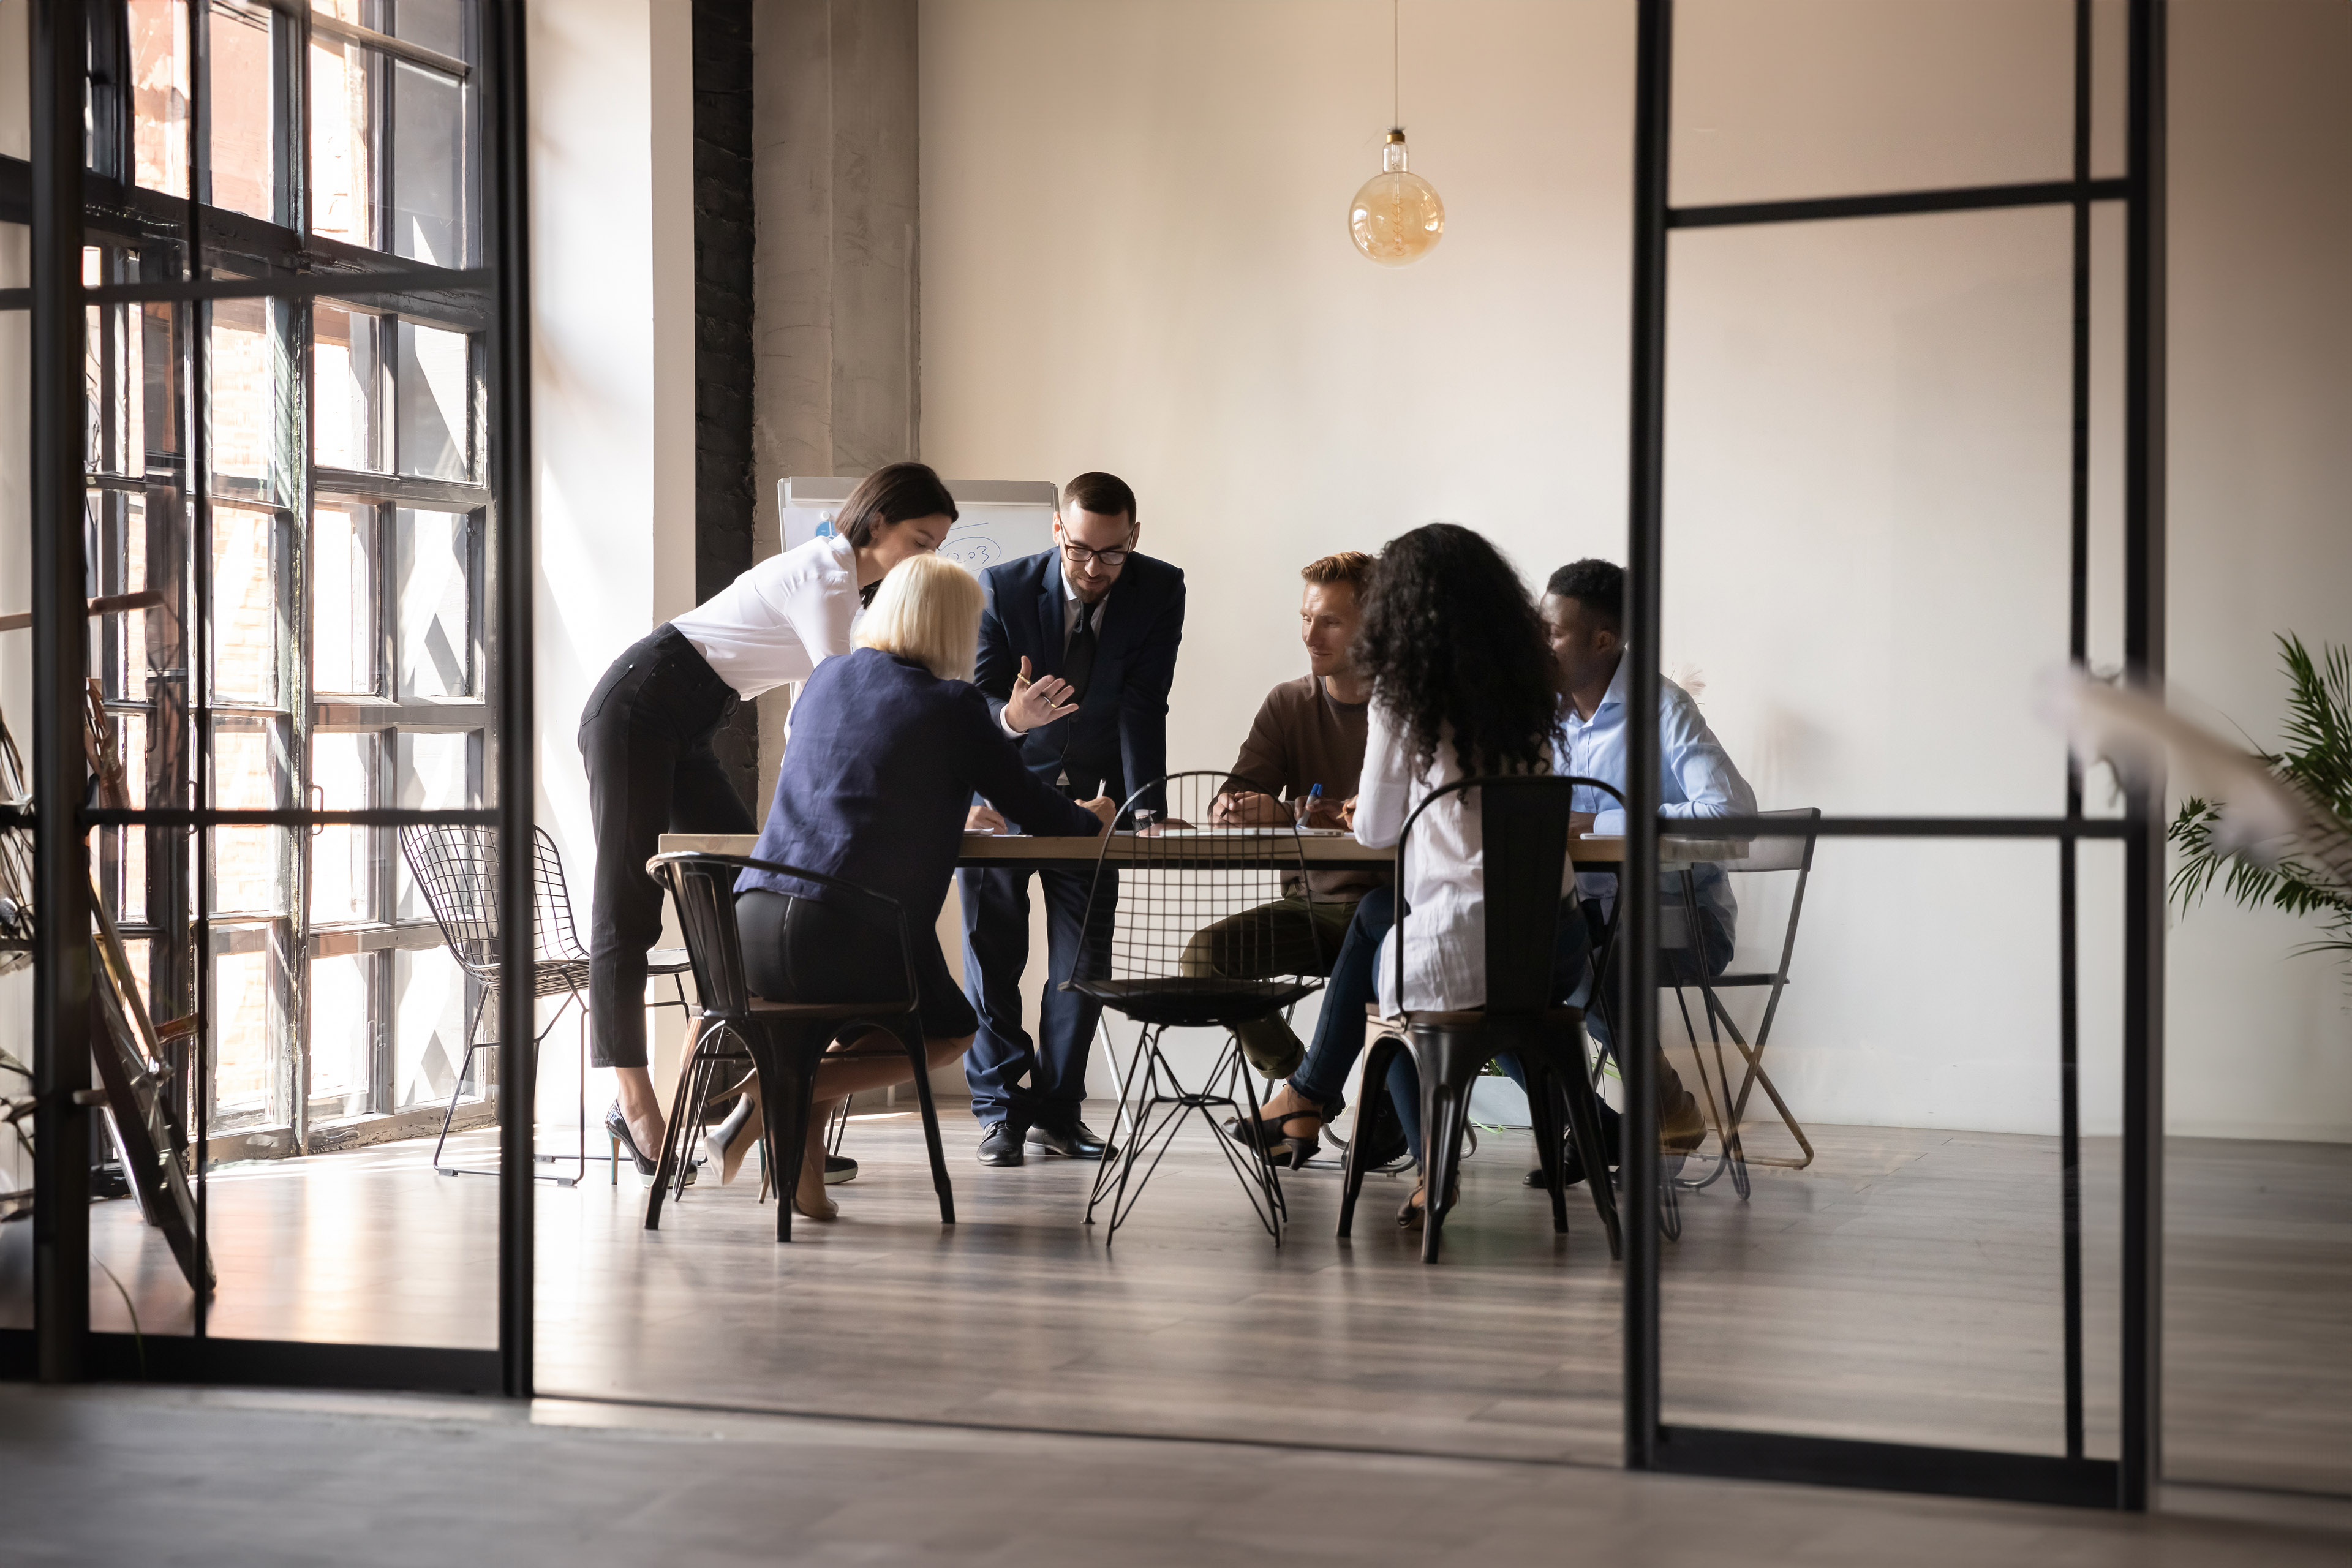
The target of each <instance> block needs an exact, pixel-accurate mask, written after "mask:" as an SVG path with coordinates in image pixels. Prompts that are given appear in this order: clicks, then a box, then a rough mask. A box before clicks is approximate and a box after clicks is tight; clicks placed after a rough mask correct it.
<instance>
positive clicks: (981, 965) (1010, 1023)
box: [956, 474, 1184, 1165]
mask: <svg viewBox="0 0 2352 1568" xmlns="http://www.w3.org/2000/svg"><path fill="white" fill-rule="evenodd" d="M1140 536H1141V529H1140V528H1139V526H1138V524H1137V521H1136V516H1135V492H1134V491H1133V490H1131V489H1128V487H1127V485H1126V483H1125V482H1124V481H1123V480H1121V479H1118V478H1116V477H1114V476H1112V475H1110V474H1080V475H1079V476H1078V477H1077V478H1076V479H1072V480H1071V481H1070V482H1069V483H1068V484H1067V485H1066V486H1064V487H1063V489H1062V504H1061V506H1060V508H1059V509H1058V510H1056V511H1055V514H1054V542H1055V548H1054V549H1052V550H1049V551H1046V552H1044V553H1043V554H1039V555H1031V556H1027V557H1025V558H1024V559H1022V560H1019V561H1008V562H1006V563H1004V564H1003V565H1001V566H992V567H990V568H989V569H988V570H987V571H985V572H983V573H982V574H981V578H980V581H981V584H982V587H984V588H985V589H986V590H987V593H988V608H987V609H986V611H985V612H983V613H982V616H981V621H980V663H979V667H978V668H977V669H976V670H975V672H974V674H973V678H972V683H973V684H974V685H976V686H978V687H979V688H980V689H981V690H982V692H984V693H986V694H987V697H988V702H989V706H990V708H991V709H992V710H995V712H996V715H997V721H998V722H999V723H1000V724H1002V725H1003V726H1004V728H1005V731H1007V732H1008V733H1010V734H1012V735H1013V736H1015V737H1016V738H1017V739H1018V740H1019V741H1020V742H1021V754H1022V757H1023V759H1024V761H1025V762H1027V763H1028V764H1029V768H1030V771H1031V772H1033V773H1035V774H1036V775H1037V776H1038V777H1039V778H1041V779H1043V780H1045V782H1046V783H1047V784H1051V785H1053V786H1054V787H1055V788H1056V789H1058V790H1060V791H1061V792H1062V793H1063V794H1065V795H1068V796H1069V797H1070V798H1071V799H1073V800H1086V799H1089V798H1092V797H1093V796H1096V795H1108V796H1110V798H1111V799H1113V800H1115V801H1118V802H1120V803H1121V804H1122V805H1124V804H1125V803H1126V801H1127V797H1128V795H1129V793H1130V792H1131V791H1134V790H1136V789H1138V788H1140V787H1142V786H1143V785H1146V784H1150V783H1152V782H1153V781H1154V780H1157V779H1159V778H1160V777H1161V776H1162V775H1163V774H1165V773H1167V772H1168V688H1169V686H1170V684H1171V682H1172V681H1174V679H1175V678H1176V645H1177V643H1178V642H1179V641H1180V640H1181V638H1182V637H1183V635H1184V574H1183V573H1181V572H1180V571H1178V570H1177V569H1176V568H1175V567H1173V566H1171V565H1169V564H1168V563H1166V562H1164V561H1155V560H1153V559H1151V557H1150V556H1148V555H1140V554H1138V553H1136V550H1135V545H1136V541H1137V540H1138V539H1139V537H1140ZM1048 679H1052V680H1055V681H1057V682H1058V681H1066V682H1067V683H1068V684H1069V687H1070V692H1069V694H1068V695H1067V696H1066V697H1058V696H1057V700H1060V701H1063V702H1075V703H1076V704H1077V711H1076V712H1075V713H1072V714H1070V715H1069V716H1068V717H1066V718H1062V719H1056V720H1054V721H1051V722H1049V723H1045V724H1040V725H1037V726H1036V727H1035V728H1034V729H1028V730H1025V731H1024V729H1023V728H1022V715H1021V710H1020V707H1019V705H1016V706H1015V707H1014V708H1013V709H1011V710H1008V709H1007V707H1006V703H1007V701H1008V700H1010V699H1011V697H1012V696H1013V691H1014V690H1015V689H1016V686H1018V685H1021V684H1025V683H1027V682H1029V681H1031V680H1036V681H1045V680H1048ZM1139 805H1144V806H1147V807H1150V808H1153V809H1158V808H1160V805H1161V802H1160V800H1159V799H1158V798H1157V796H1156V795H1154V796H1153V797H1151V798H1148V799H1145V800H1143V801H1141V802H1139ZM972 824H973V826H984V827H992V826H1002V824H1001V821H999V820H998V819H996V817H995V814H994V813H993V812H992V811H990V810H989V809H988V808H987V807H985V806H975V807H974V808H973V811H972ZM1030 875H1031V873H1029V872H1027V871H1025V870H994V869H991V870H985V871H979V870H965V871H960V872H958V873H957V880H956V886H957V889H958V891H959V893H960V894H961V899H962V902H963V933H964V936H963V940H964V946H963V988H964V994H965V995H967V996H969V997H970V998H971V1005H972V1009H973V1011H975V1012H977V1013H978V1014H979V1015H980V1034H979V1037H977V1038H976V1039H974V1040H973V1042H972V1047H971V1051H970V1053H969V1054H967V1055H966V1056H965V1058H964V1066H963V1070H964V1078H965V1079H966V1080H967V1081H968V1082H969V1083H970V1084H971V1109H972V1114H973V1115H975V1116H977V1117H979V1118H980V1121H981V1123H982V1127H983V1129H984V1131H983V1132H982V1136H981V1141H980V1160H981V1163H982V1164H984V1165H1018V1164H1020V1163H1021V1162H1022V1158H1023V1152H1022V1150H1023V1144H1024V1141H1025V1142H1028V1143H1033V1144H1036V1145H1038V1146H1039V1147H1040V1148H1041V1149H1042V1151H1043V1152H1045V1154H1046V1155H1048V1156H1050V1157H1055V1158H1061V1159H1088V1160H1094V1159H1100V1158H1102V1154H1103V1141H1102V1139H1101V1138H1100V1137H1098V1136H1097V1135H1096V1133H1095V1131H1093V1129H1091V1128H1089V1127H1087V1124H1086V1123H1085V1122H1084V1121H1080V1120H1079V1111H1080V1110H1081V1109H1082V1107H1083V1106H1084V1104H1085V1100H1086V1094H1087V1047H1089V1046H1090V1045H1091V1044H1092V1043H1093V1039H1094V1032H1095V1024H1096V1020H1097V1018H1098V1017H1099V1016H1101V1012H1102V1005H1101V1004H1100V1003H1097V1002H1096V1001H1093V1000H1092V999H1090V998H1088V997H1086V996H1082V995H1080V994H1077V993H1076V992H1074V991H1064V990H1062V989H1061V983H1062V982H1064V981H1066V980H1067V979H1069V978H1070V976H1071V974H1072V973H1074V972H1075V970H1076V965H1077V957H1078V939H1079V935H1080V929H1081V926H1082V925H1083V923H1084V921H1085V920H1086V909H1087V892H1088V890H1089V889H1090V888H1091V887H1092V885H1093V880H1094V876H1093V873H1092V872H1090V871H1088V872H1075V871H1040V872H1038V873H1036V876H1037V879H1038V882H1039V885H1040V887H1041V888H1042V889H1043V890H1044V893H1045V931H1046V976H1045V995H1044V996H1043V997H1042V998H1041V1000H1040V1002H1039V1005H1038V1019H1037V1035H1038V1039H1037V1043H1036V1044H1035V1045H1034V1046H1033V1045H1032V1044H1031V1042H1030V1038H1029V1035H1028V1032H1027V1031H1026V1030H1024V1028H1022V1026H1021V973H1022V971H1023V970H1024V968H1025V967H1027V965H1028V963H1029V878H1030ZM1112 888H1115V884H1110V885H1108V887H1107V891H1108V890H1110V889H1112ZM1097 918H1099V917H1097ZM1023 1079H1027V1081H1026V1082H1025V1083H1024V1082H1023V1081H1022V1080H1023Z"/></svg>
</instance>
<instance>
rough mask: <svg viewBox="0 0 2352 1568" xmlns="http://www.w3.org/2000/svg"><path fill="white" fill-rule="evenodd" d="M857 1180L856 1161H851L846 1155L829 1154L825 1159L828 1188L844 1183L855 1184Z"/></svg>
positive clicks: (825, 1179)
mask: <svg viewBox="0 0 2352 1568" xmlns="http://www.w3.org/2000/svg"><path fill="white" fill-rule="evenodd" d="M856 1180H857V1162H856V1161H855V1160H853V1159H851V1158H850V1157H849V1156H848V1155H846V1154H827V1155H826V1156H825V1157H824V1184H825V1185H826V1186H828V1187H830V1186H835V1185H837V1184H840V1183H842V1182H854V1181H856Z"/></svg>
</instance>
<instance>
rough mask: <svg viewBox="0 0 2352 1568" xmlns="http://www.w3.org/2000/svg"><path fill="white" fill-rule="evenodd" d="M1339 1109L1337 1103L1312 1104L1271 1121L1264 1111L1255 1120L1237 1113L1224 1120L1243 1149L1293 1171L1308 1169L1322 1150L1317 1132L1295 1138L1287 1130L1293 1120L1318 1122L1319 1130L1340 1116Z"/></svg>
mask: <svg viewBox="0 0 2352 1568" xmlns="http://www.w3.org/2000/svg"><path fill="white" fill-rule="evenodd" d="M1338 1113H1339V1107H1338V1106H1324V1105H1310V1106H1307V1107H1306V1108H1304V1109H1303V1110H1286V1111H1285V1112H1283V1113H1282V1114H1281V1115H1280V1116H1276V1117H1274V1118H1273V1119H1271V1120H1268V1119H1267V1118H1266V1116H1265V1113H1264V1112H1263V1111H1261V1112H1260V1113H1259V1114H1258V1115H1257V1117H1256V1118H1255V1119H1253V1120H1244V1119H1243V1118H1241V1117H1238V1116H1236V1117H1234V1119H1233V1120H1232V1121H1228V1122H1226V1123H1225V1136H1226V1137H1228V1138H1231V1139H1232V1140H1233V1141H1234V1142H1236V1143H1238V1144H1240V1145H1241V1146H1242V1147H1243V1148H1244V1149H1254V1150H1255V1151H1257V1152H1259V1153H1261V1154H1264V1155H1265V1157H1266V1158H1267V1159H1268V1160H1271V1161H1272V1162H1274V1163H1276V1164H1277V1165H1282V1166H1286V1167H1287V1168H1289V1169H1290V1170H1293V1171H1300V1170H1305V1169H1306V1168H1307V1161H1309V1160H1312V1159H1313V1158H1315V1156H1316V1155H1317V1154H1318V1153H1320V1152H1322V1150H1323V1145H1322V1143H1321V1142H1319V1141H1318V1140H1317V1138H1316V1136H1315V1133H1314V1132H1309V1133H1307V1135H1306V1136H1305V1137H1303V1138H1300V1137H1293V1136H1292V1135H1291V1133H1290V1132H1289V1131H1287V1129H1288V1128H1289V1126H1290V1124H1291V1123H1292V1122H1294V1121H1314V1122H1316V1123H1317V1124H1318V1125H1317V1128H1316V1131H1322V1127H1321V1124H1322V1123H1324V1122H1328V1121H1330V1120H1331V1118H1332V1117H1333V1116H1335V1115H1337V1114H1338Z"/></svg>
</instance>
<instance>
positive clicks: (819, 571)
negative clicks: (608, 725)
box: [669, 534, 864, 701]
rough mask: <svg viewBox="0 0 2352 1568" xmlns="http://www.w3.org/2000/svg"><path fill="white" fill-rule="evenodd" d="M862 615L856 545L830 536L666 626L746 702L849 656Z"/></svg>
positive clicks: (763, 566)
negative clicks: (837, 656) (673, 628)
mask: <svg viewBox="0 0 2352 1568" xmlns="http://www.w3.org/2000/svg"><path fill="white" fill-rule="evenodd" d="M863 613H864V606H863V605H861V604H860V603H859V602H858V593H857V550H856V546H854V545H852V544H851V543H850V542H849V541H848V540H846V539H845V538H843V537H842V536H841V535H839V534H828V535H824V536H823V537H821V538H817V539H812V540H810V541H809V542H807V543H806V544H803V545H799V546H796V547H795V548H793V549H791V550H787V551H785V552H782V554H780V555H771V556H769V557H768V558H767V559H766V560H765V561H762V562H761V563H759V564H758V565H756V566H753V567H752V568H751V570H750V571H748V572H746V573H744V574H742V575H741V576H740V577H738V578H736V579H735V581H733V582H732V583H730V584H727V586H725V587H724V588H721V589H720V590H719V592H717V593H716V594H713V595H710V597H709V598H708V599H706V600H704V601H703V602H702V603H701V604H699V605H696V606H695V607H694V608H692V609H690V610H688V611H687V612H686V614H684V615H682V616H672V617H671V619H670V623H669V624H670V625H671V626H676V627H677V629H678V631H679V632H680V633H682V634H683V635H684V636H685V637H686V640H687V641H688V642H690V643H692V644H693V645H694V647H695V649H696V651H697V652H698V653H700V654H701V655H702V657H703V658H705V659H707V660H709V664H710V668H712V669H713V670H714V671H716V672H717V673H718V676H719V679H721V680H723V681H725V682H726V683H727V684H728V685H730V686H731V687H733V688H734V689H735V690H736V693H737V695H739V696H740V697H741V698H743V699H744V700H746V701H749V700H751V699H752V698H754V697H757V696H759V695H760V694H761V692H764V691H772V690H774V689H776V688H777V687H779V686H782V684H783V683H784V682H786V681H788V680H806V679H808V678H809V676H810V674H811V673H812V672H813V671H814V669H815V668H816V667H817V665H818V664H819V663H820V662H821V661H823V660H824V659H828V658H833V657H834V656H835V654H843V653H847V652H848V651H849V649H850V640H849V638H850V632H851V630H852V628H853V627H855V626H856V624H857V617H858V616H860V615H862V614H863Z"/></svg>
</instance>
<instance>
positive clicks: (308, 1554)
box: [0, 1386, 2352, 1568]
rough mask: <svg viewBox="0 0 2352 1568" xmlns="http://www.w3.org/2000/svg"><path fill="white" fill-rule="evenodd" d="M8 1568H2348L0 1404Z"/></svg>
mask: <svg viewBox="0 0 2352 1568" xmlns="http://www.w3.org/2000/svg"><path fill="white" fill-rule="evenodd" d="M0 1500H5V1515H4V1516H0V1561H5V1562H7V1563H26V1564H51V1563H55V1564H68V1563H70V1564H76V1565H80V1564H89V1563H103V1564H127V1563H156V1564H161V1563H186V1564H197V1565H209V1564H215V1563H220V1564H236V1565H238V1568H278V1565H281V1564H283V1565H289V1568H290V1565H293V1564H304V1565H308V1564H311V1563H337V1564H346V1565H350V1568H378V1565H383V1568H394V1565H397V1568H419V1565H423V1564H440V1563H497V1564H500V1565H501V1568H504V1565H508V1564H532V1565H535V1564H541V1563H545V1564H562V1565H563V1568H597V1565H602V1564H606V1563H613V1564H620V1563H627V1564H640V1565H641V1564H659V1565H660V1568H699V1565H702V1564H719V1563H810V1564H824V1565H840V1568H848V1565H852V1564H856V1565H859V1568H871V1565H877V1564H889V1565H896V1564H913V1565H927V1564H949V1563H972V1564H992V1565H1007V1568H1009V1565H1013V1564H1018V1565H1020V1568H1054V1565H1058V1564H1073V1565H1075V1564H1087V1565H1088V1568H1097V1565H1101V1564H1117V1565H1118V1568H1156V1565H1160V1564H1168V1565H1171V1568H1173V1565H1179V1564H1181V1565H1187V1568H1189V1565H1192V1564H1202V1563H1252V1564H1257V1563H1346V1564H1368V1565H1369V1564H1391V1563H1395V1564H1414V1565H1420V1564H1431V1565H1453V1564H1458V1565H1461V1568H1474V1565H1475V1568H1513V1565H1516V1564H1520V1563H1528V1564H1536V1563H1562V1562H1571V1561H1592V1562H1601V1563H1612V1564H1622V1565H1626V1568H1647V1565H1651V1564H1657V1565H1661V1568H1664V1565H1677V1568H1679V1565H1690V1564H1701V1563H1704V1564H1706V1565H1708V1568H1745V1565H1747V1564H1761V1563H1774V1564H1778V1563H1790V1564H1798V1563H1801V1564H1807V1565H1811V1568H1885V1564H1888V1563H1899V1564H1902V1565H1903V1568H1963V1565H1965V1568H1975V1565H1976V1564H1980V1563H2037V1564H2038V1563H2064V1564H2069V1565H2072V1568H2143V1565H2144V1568H2208V1565H2211V1568H2223V1565H2229V1568H2243V1565H2246V1564H2264V1565H2271V1564H2275V1565H2277V1568H2306V1565H2308V1568H2341V1565H2342V1564H2343V1563H2344V1562H2345V1561H2346V1557H2347V1552H2352V1536H2347V1535H2345V1534H2343V1533H2341V1532H2340V1531H2341V1529H2342V1526H2341V1522H2340V1521H2329V1520H2326V1519H2321V1518H2312V1519H2307V1520H2305V1521H2301V1522H2298V1523H2294V1524H2289V1525H2282V1524H2278V1523H2258V1522H2250V1521H2243V1520H2235V1519H2225V1518H2211V1517H2187V1516H2182V1515H2179V1514H2168V1515H2160V1516H2157V1517H2151V1518H2129V1517H2123V1516H2118V1515H2116V1514H2111V1513H2100V1512H2093V1511H2089V1510H2064V1509H2051V1508H2031V1507H2023V1506H2019V1505H2014V1504H2005V1503H1980V1502H1969V1501H1953V1500H1938V1499H1925V1498H1907V1497H1895V1496H1888V1495H1885V1494H1879V1493H1870V1492H1849V1491H1836V1490H1828V1489H1805V1488H1795V1487H1775V1486H1763V1485H1756V1484H1750V1483H1741V1482H1729V1481H1712V1480H1700V1479H1685V1478H1677V1477H1663V1476H1644V1475H1635V1474H1632V1473H1628V1472H1625V1471H1622V1470H1609V1469H1596V1468H1577V1467H1559V1466H1547V1465H1528V1464H1512V1463H1504V1462H1498V1461H1494V1460H1477V1459H1429V1458H1391V1457H1383V1456H1367V1455H1339V1454H1332V1453H1329V1452H1326V1451H1320V1450H1311V1449H1289V1450H1286V1449H1283V1448H1279V1447H1259V1446H1251V1445H1234V1444H1217V1443H1184V1442H1170V1441H1166V1440H1153V1439H1136V1438H1117V1437H1072V1436H1053V1435H1047V1434H1032V1433H1003V1432H978V1431H971V1430H968V1429H959V1428H953V1427H941V1426H909V1425H899V1424H891V1423H878V1422H858V1421H827V1420H816V1419H807V1418H797V1417H783V1416H759V1415H731V1414H721V1413H712V1412H703V1411H663V1410H648V1409H644V1408H632V1407H615V1406H612V1405H595V1404H585V1403H577V1402H567V1401H556V1400H541V1401H539V1402H537V1403H536V1404H533V1405H518V1404H509V1403H507V1402H504V1401H499V1400H489V1399H481V1400H457V1399H422V1398H415V1397H403V1396H397V1395H340V1396H338V1395H324V1394H264V1393H255V1392H234V1391H223V1390H208V1391H193V1390H147V1389H89V1388H81V1389H36V1388H29V1387H23V1386H17V1387H5V1386H0Z"/></svg>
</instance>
